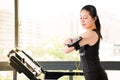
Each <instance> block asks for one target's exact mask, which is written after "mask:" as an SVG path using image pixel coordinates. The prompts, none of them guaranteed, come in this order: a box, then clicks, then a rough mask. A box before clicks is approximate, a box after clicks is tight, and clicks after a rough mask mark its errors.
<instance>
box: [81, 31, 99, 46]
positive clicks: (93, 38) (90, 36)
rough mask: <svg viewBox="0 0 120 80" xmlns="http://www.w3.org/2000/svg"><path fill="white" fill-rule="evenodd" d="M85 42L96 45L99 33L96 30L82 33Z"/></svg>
mask: <svg viewBox="0 0 120 80" xmlns="http://www.w3.org/2000/svg"><path fill="white" fill-rule="evenodd" d="M81 36H82V37H83V42H84V43H86V44H89V45H94V44H95V43H96V42H97V41H98V35H97V33H96V32H95V31H89V32H86V33H83V34H82V35H81Z"/></svg>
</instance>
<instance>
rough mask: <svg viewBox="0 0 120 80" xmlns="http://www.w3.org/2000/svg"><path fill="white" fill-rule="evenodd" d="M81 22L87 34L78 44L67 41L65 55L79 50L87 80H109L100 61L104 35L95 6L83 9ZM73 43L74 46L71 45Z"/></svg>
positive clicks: (72, 40) (82, 36)
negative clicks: (101, 43)
mask: <svg viewBox="0 0 120 80" xmlns="http://www.w3.org/2000/svg"><path fill="white" fill-rule="evenodd" d="M80 22H81V25H82V27H83V28H85V29H86V32H85V33H83V34H81V35H80V36H79V37H80V38H81V39H80V40H79V41H78V42H75V41H74V40H75V39H72V38H68V39H66V40H65V42H64V44H65V53H70V52H72V51H73V50H79V53H80V59H81V63H82V66H83V73H84V76H85V80H108V77H107V74H106V72H105V70H104V68H103V67H102V65H101V63H100V59H99V43H100V39H102V35H101V32H100V29H101V25H100V22H99V18H98V15H97V11H96V8H95V6H93V5H86V6H84V7H83V8H82V9H81V11H80ZM73 42H74V44H73V45H70V44H72V43H73Z"/></svg>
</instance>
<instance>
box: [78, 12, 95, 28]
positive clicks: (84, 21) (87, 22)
mask: <svg viewBox="0 0 120 80" xmlns="http://www.w3.org/2000/svg"><path fill="white" fill-rule="evenodd" d="M80 23H81V25H82V26H83V28H85V29H89V28H91V27H93V26H94V24H95V19H94V18H92V17H91V16H90V14H89V12H88V11H87V10H82V11H81V12H80Z"/></svg>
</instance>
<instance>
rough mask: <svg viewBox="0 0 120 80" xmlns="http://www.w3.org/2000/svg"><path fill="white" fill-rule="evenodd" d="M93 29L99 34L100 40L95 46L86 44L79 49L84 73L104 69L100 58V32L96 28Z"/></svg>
mask: <svg viewBox="0 0 120 80" xmlns="http://www.w3.org/2000/svg"><path fill="white" fill-rule="evenodd" d="M93 31H95V32H96V33H97V34H98V37H99V39H98V41H97V42H96V43H95V44H94V45H93V46H89V45H85V46H82V47H80V49H79V52H80V59H81V65H82V67H83V72H84V73H87V72H93V71H99V70H101V69H102V66H101V64H100V59H99V42H100V34H99V32H98V31H97V30H96V29H94V30H93Z"/></svg>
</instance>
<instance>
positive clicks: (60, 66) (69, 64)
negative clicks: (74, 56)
mask: <svg viewBox="0 0 120 80" xmlns="http://www.w3.org/2000/svg"><path fill="white" fill-rule="evenodd" d="M38 62H39V63H40V65H41V66H42V67H43V68H44V70H69V71H73V70H76V68H77V69H79V70H81V66H79V67H78V66H76V64H77V63H79V61H38ZM102 65H103V66H104V68H105V70H120V61H103V62H102ZM0 71H13V80H17V71H16V70H14V69H13V68H12V67H11V66H10V65H9V63H8V62H7V61H6V62H0ZM69 80H73V77H72V76H70V78H69Z"/></svg>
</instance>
